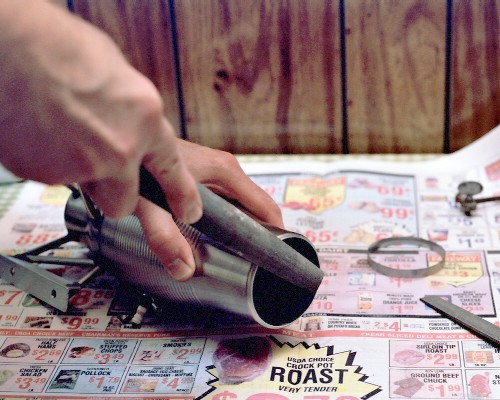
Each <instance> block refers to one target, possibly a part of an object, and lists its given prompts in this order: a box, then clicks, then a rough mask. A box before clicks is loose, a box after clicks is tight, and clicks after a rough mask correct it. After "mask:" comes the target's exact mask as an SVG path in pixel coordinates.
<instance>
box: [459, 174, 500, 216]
mask: <svg viewBox="0 0 500 400" xmlns="http://www.w3.org/2000/svg"><path fill="white" fill-rule="evenodd" d="M482 191H483V185H481V184H480V183H479V182H475V181H466V182H462V183H460V184H459V185H458V193H457V195H456V196H455V201H456V202H457V203H458V204H460V209H461V210H462V211H463V213H464V214H465V215H467V216H468V217H470V216H471V215H472V212H473V211H475V210H476V209H477V205H478V204H479V203H485V202H487V201H498V200H500V196H492V197H483V198H481V199H476V198H474V196H475V195H476V194H479V193H481V192H482Z"/></svg>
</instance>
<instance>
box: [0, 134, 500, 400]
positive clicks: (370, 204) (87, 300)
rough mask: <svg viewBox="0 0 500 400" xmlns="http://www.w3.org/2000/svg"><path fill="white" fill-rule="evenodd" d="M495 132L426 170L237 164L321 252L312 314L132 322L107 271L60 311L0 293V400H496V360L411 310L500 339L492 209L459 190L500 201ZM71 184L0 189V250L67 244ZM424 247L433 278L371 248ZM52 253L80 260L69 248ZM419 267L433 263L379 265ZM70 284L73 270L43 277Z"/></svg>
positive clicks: (79, 251)
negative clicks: (440, 251)
mask: <svg viewBox="0 0 500 400" xmlns="http://www.w3.org/2000/svg"><path fill="white" fill-rule="evenodd" d="M499 144H500V127H497V128H496V129H494V130H493V131H491V132H490V133H489V134H487V135H485V136H484V137H483V138H481V139H480V140H478V141H476V142H475V143H473V144H471V145H470V146H468V147H466V148H464V149H462V150H460V151H458V152H456V153H453V154H450V155H443V156H439V157H436V159H433V160H429V161H420V162H419V161H416V162H413V161H410V162H402V161H393V162H391V161H373V160H370V159H366V160H365V159H362V158H356V159H350V158H349V157H347V158H346V159H345V160H340V161H335V162H331V161H317V160H314V159H312V160H310V159H308V160H293V161H288V160H287V159H286V158H277V159H272V160H262V159H260V160H256V161H253V160H252V159H251V157H250V158H248V159H247V160H246V161H243V162H242V166H243V168H244V170H245V171H246V172H247V173H248V174H249V175H250V176H251V178H252V179H253V180H254V181H255V182H256V183H257V184H258V185H259V186H261V187H262V188H264V189H265V190H266V192H267V193H268V194H269V195H270V196H272V198H273V199H274V200H275V201H276V203H277V204H279V206H280V208H281V210H282V213H283V217H284V221H285V226H286V228H287V229H289V230H292V231H295V232H298V233H301V234H303V235H305V236H306V237H307V238H308V239H309V240H310V242H311V243H312V244H313V245H314V246H315V248H316V250H317V252H318V255H319V259H320V265H321V269H322V270H323V272H324V274H325V278H324V280H323V282H322V284H321V286H320V288H319V290H318V292H317V294H316V296H315V298H314V300H313V302H312V303H311V305H310V307H309V308H308V309H307V311H306V312H305V313H304V314H303V315H302V316H301V317H300V318H299V319H298V320H296V321H295V322H293V323H292V324H291V325H289V326H286V327H284V328H279V329H268V328H264V327H262V326H259V325H258V324H256V323H255V322H253V321H249V320H246V319H244V318H241V317H238V316H235V315H232V314H230V313H227V312H222V311H220V310H216V309H210V308H208V307H199V308H197V307H187V306H186V305H182V304H172V303H169V304H166V305H165V308H163V309H162V310H160V311H158V312H147V313H146V314H145V315H144V316H143V318H142V321H141V323H140V324H137V323H133V322H132V321H131V319H130V316H131V315H134V313H136V312H137V310H138V307H137V305H138V304H139V303H138V301H139V300H138V295H137V294H136V292H134V291H133V290H132V288H130V285H127V284H126V283H123V282H122V281H121V280H120V279H119V277H116V276H114V275H113V274H112V273H108V272H106V273H104V274H101V275H99V276H97V277H96V278H94V279H93V280H92V281H91V282H90V283H89V284H88V285H86V286H85V287H83V288H82V289H80V290H79V291H78V292H77V293H76V294H75V295H74V296H72V297H71V299H70V304H69V309H68V311H67V312H64V313H63V312H61V311H59V310H57V309H55V308H52V307H50V306H47V305H46V304H44V303H43V302H41V301H39V300H38V299H37V298H35V297H33V296H31V295H29V294H27V293H25V292H23V291H21V290H19V289H17V288H16V287H14V286H12V285H9V284H7V283H5V282H0V397H1V398H37V399H44V398H46V399H49V398H50V399H81V398H99V399H103V398H106V399H107V398H109V399H113V398H120V399H122V398H143V399H182V400H188V399H207V400H361V399H374V400H376V399H386V400H387V399H428V400H430V399H500V349H499V348H498V347H495V345H493V344H491V343H490V342H488V341H485V340H482V339H481V338H480V337H478V336H476V335H474V334H473V333H471V332H469V331H468V330H466V329H464V328H462V327H461V326H459V325H457V324H455V323H454V322H452V321H451V320H449V319H447V318H444V317H442V316H441V315H440V314H438V313H437V312H436V311H434V310H433V309H432V308H430V307H428V306H426V305H425V304H424V303H423V302H421V301H420V298H422V297H423V296H425V295H439V296H441V297H443V298H445V299H447V300H449V301H451V302H452V303H454V304H456V305H458V306H460V307H462V308H464V309H466V310H468V311H471V312H472V313H474V314H476V315H479V316H481V317H483V318H484V319H486V320H488V321H490V322H492V323H494V324H496V325H498V326H500V317H499V311H500V202H499V201H492V202H485V203H481V204H479V205H478V207H477V210H475V211H474V212H473V213H472V215H471V216H466V215H465V214H464V213H463V212H462V210H461V209H460V207H459V206H458V205H457V203H456V201H455V195H456V193H457V186H458V185H459V184H460V183H461V182H464V181H477V182H480V183H481V185H482V187H483V191H482V192H481V193H480V194H478V195H477V196H478V197H488V196H498V195H499V194H500V148H499V146H498V145H499ZM69 193H70V192H69V190H68V189H66V188H65V187H59V186H46V185H43V184H39V183H35V182H8V183H3V184H1V185H0V231H1V234H0V253H2V254H4V255H14V254H17V253H19V252H22V251H26V250H29V249H32V248H35V247H37V246H40V245H44V244H47V243H50V242H52V241H54V240H56V239H58V238H61V237H63V236H64V235H65V234H66V227H65V221H64V207H65V204H66V201H67V198H68V196H69ZM405 236H413V237H420V238H423V239H426V240H430V241H432V242H435V243H438V244H440V245H441V246H442V247H443V248H444V249H445V251H446V255H445V260H444V261H445V263H444V267H443V269H441V270H440V271H439V272H437V273H436V274H432V275H429V276H426V277H422V278H399V277H389V276H385V275H383V274H380V273H378V272H377V271H375V270H374V269H372V268H371V267H370V265H369V264H368V262H367V248H368V246H370V244H372V243H374V242H376V241H378V240H380V239H384V238H390V237H405ZM50 252H51V254H52V255H55V256H65V255H67V256H70V257H74V256H75V254H76V255H77V256H78V257H85V255H86V254H87V249H86V248H85V247H84V246H82V245H81V244H78V243H72V242H70V243H66V244H64V245H62V246H59V247H56V248H54V249H52V250H50ZM375 257H376V261H377V262H379V263H381V264H383V265H387V266H390V267H392V268H395V269H409V268H422V267H425V266H428V265H430V264H431V263H433V262H434V261H435V260H433V257H436V255H435V254H433V252H432V251H426V250H423V251H416V252H414V253H413V254H408V253H407V252H406V253H402V252H398V251H397V250H395V251H394V252H393V253H390V252H389V253H388V252H384V253H380V254H377V255H376V256H375ZM39 268H45V269H47V270H50V271H51V272H53V273H55V274H57V275H59V276H63V277H66V278H71V279H76V280H77V279H79V277H81V276H82V275H83V274H85V273H86V272H87V271H86V270H85V268H84V267H81V266H70V265H50V264H39Z"/></svg>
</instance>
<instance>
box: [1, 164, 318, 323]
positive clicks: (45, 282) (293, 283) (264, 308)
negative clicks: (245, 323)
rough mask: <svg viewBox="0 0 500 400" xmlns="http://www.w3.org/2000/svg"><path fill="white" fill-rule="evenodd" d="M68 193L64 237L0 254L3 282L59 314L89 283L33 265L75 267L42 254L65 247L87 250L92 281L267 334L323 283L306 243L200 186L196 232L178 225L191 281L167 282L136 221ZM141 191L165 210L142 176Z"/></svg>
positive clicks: (289, 319)
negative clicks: (242, 319)
mask: <svg viewBox="0 0 500 400" xmlns="http://www.w3.org/2000/svg"><path fill="white" fill-rule="evenodd" d="M71 189H72V195H71V196H70V198H69V199H68V202H67V204H66V210H65V222H66V226H67V228H68V236H67V237H65V238H63V239H60V240H59V241H57V243H52V246H51V244H49V245H46V246H43V247H41V248H38V249H35V250H33V251H31V252H28V253H24V254H22V255H19V256H16V257H5V256H0V267H1V274H2V279H4V280H6V281H7V282H9V283H12V284H14V285H16V286H17V287H18V288H20V289H22V290H25V291H27V292H29V293H31V294H33V295H35V296H36V297H38V298H39V299H41V300H42V301H45V302H46V303H48V304H49V305H52V306H54V307H56V308H58V309H60V310H63V311H66V309H67V307H68V299H69V298H70V297H71V295H72V293H73V292H74V291H76V290H78V289H79V288H80V287H81V285H82V284H85V282H86V281H85V282H67V281H66V282H64V280H61V279H60V278H59V277H57V276H55V275H54V274H51V273H50V272H48V271H44V270H42V269H40V268H38V267H37V266H36V265H33V262H56V263H63V264H66V265H72V264H75V262H73V261H75V260H73V259H55V258H54V257H51V258H48V259H47V258H45V257H44V256H40V254H41V253H42V252H43V251H45V250H47V249H50V248H53V246H54V245H55V244H57V245H60V244H61V243H63V242H65V241H80V242H82V243H84V244H85V245H86V246H87V247H88V248H89V249H90V252H91V259H92V260H93V261H95V268H92V269H91V271H90V272H89V274H88V275H89V277H90V275H93V274H96V273H97V272H98V271H99V267H103V268H109V269H110V270H111V271H114V272H115V273H116V275H117V276H118V277H120V278H122V279H125V280H127V281H128V282H130V283H132V284H133V285H135V286H137V287H139V288H141V289H142V290H144V291H145V292H147V293H149V294H151V295H153V296H156V298H160V299H168V300H173V301H177V302H183V303H188V304H196V305H201V306H212V307H217V308H220V309H224V310H227V311H231V312H234V313H237V314H241V315H244V316H247V317H251V318H253V319H254V320H255V321H257V322H258V323H260V324H261V325H263V326H266V327H270V328H278V327H281V326H285V325H287V324H289V323H291V322H293V321H294V320H296V319H297V318H298V317H300V315H302V313H303V312H304V311H305V310H306V309H307V308H308V307H309V305H310V304H311V302H312V300H313V299H314V295H315V293H316V291H317V289H318V288H319V285H320V284H321V280H322V277H323V274H322V272H321V270H320V268H319V259H318V256H317V253H316V251H315V249H314V247H313V246H312V244H311V243H310V242H309V241H308V240H307V238H305V237H304V236H302V235H300V234H297V233H294V232H289V231H285V230H281V229H279V228H275V227H264V226H262V225H260V224H258V223H257V222H255V221H254V220H253V219H251V218H250V217H248V216H247V215H246V214H245V213H243V212H241V211H240V210H237V209H236V207H235V206H233V205H232V204H230V203H228V202H226V201H225V200H223V199H221V198H219V197H218V196H216V195H215V194H213V193H212V192H210V191H208V190H207V189H206V188H204V187H200V189H201V190H200V193H201V197H202V201H203V206H204V217H203V218H202V220H200V221H199V222H198V223H197V224H195V225H193V226H191V225H186V224H183V223H181V222H179V221H176V224H177V226H178V227H179V229H180V231H181V233H182V234H183V235H184V236H185V237H186V239H187V240H188V242H189V243H190V244H191V247H192V249H193V254H194V256H195V261H196V267H197V268H196V272H195V276H194V277H193V278H192V279H190V280H189V281H187V282H178V281H175V280H173V279H172V278H171V277H170V275H169V274H168V272H167V271H166V270H165V269H164V267H163V266H162V265H161V263H160V261H159V260H158V259H157V258H156V256H155V255H154V254H153V253H152V252H151V250H150V249H149V247H148V246H147V244H146V240H145V237H144V234H143V232H142V229H141V226H140V223H139V221H138V219H137V218H136V217H135V216H130V217H126V218H124V219H121V220H111V219H108V218H106V217H105V216H103V215H102V214H101V213H100V212H98V210H96V209H95V207H94V206H93V204H89V203H90V202H91V200H90V199H89V198H88V197H87V196H85V195H84V193H82V191H81V190H80V189H79V188H78V187H77V186H72V187H71ZM140 192H141V195H143V196H144V197H147V198H148V199H150V200H152V201H153V202H155V203H157V204H159V205H161V206H163V207H164V208H167V207H168V206H167V205H166V203H165V200H164V197H163V193H162V192H161V190H160V189H159V186H158V184H157V183H156V181H155V180H154V179H152V177H151V176H150V175H149V174H148V173H147V171H143V172H142V173H141V190H140ZM207 232H208V234H206V233H207ZM247 255H248V256H247ZM87 261H88V260H87ZM76 262H84V260H76ZM270 264H272V265H270ZM277 268H278V269H279V268H281V269H279V270H278V271H276V269H277ZM285 278H286V279H285Z"/></svg>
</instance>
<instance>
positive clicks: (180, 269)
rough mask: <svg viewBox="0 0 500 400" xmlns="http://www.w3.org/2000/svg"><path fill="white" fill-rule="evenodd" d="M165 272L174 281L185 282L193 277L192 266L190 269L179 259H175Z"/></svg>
mask: <svg viewBox="0 0 500 400" xmlns="http://www.w3.org/2000/svg"><path fill="white" fill-rule="evenodd" d="M167 271H168V272H169V273H170V275H171V276H172V278H174V279H175V280H177V281H185V280H187V279H189V278H191V276H193V273H194V266H192V267H191V266H190V265H189V264H186V263H185V262H184V261H182V260H181V259H180V258H177V259H176V260H175V261H173V262H171V263H170V264H169V265H168V266H167Z"/></svg>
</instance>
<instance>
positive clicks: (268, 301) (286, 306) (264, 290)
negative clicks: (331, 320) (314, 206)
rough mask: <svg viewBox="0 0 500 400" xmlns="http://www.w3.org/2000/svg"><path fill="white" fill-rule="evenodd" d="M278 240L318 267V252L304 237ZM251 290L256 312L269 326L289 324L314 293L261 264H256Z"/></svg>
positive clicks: (312, 297)
mask: <svg viewBox="0 0 500 400" xmlns="http://www.w3.org/2000/svg"><path fill="white" fill-rule="evenodd" d="M282 240H283V241H284V242H285V243H286V244H288V245H289V246H290V247H292V248H293V249H295V250H296V251H297V252H299V253H300V254H302V256H304V257H305V258H307V259H308V260H309V261H311V262H312V263H313V264H314V265H316V266H317V267H318V268H319V267H320V266H319V259H318V255H317V253H316V251H315V249H314V247H313V246H312V244H311V243H310V242H309V241H308V240H306V239H304V238H302V237H300V236H290V237H286V238H283V239H282ZM252 293H253V298H252V300H253V305H254V308H255V311H256V313H257V315H258V316H259V317H260V319H262V321H263V322H264V323H265V324H268V325H271V326H272V327H280V326H285V325H288V324H291V323H292V322H293V321H295V320H296V319H297V318H299V317H300V316H301V315H302V314H303V313H304V312H305V311H306V310H307V308H308V307H309V305H310V304H311V302H312V301H313V300H314V296H315V293H312V292H310V291H309V290H307V289H303V288H301V287H299V286H296V285H294V284H293V283H290V282H287V281H286V280H284V279H282V278H279V277H278V276H276V275H274V274H273V273H271V272H268V271H266V270H265V269H263V268H258V269H257V271H256V273H255V277H254V281H253V285H252Z"/></svg>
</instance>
